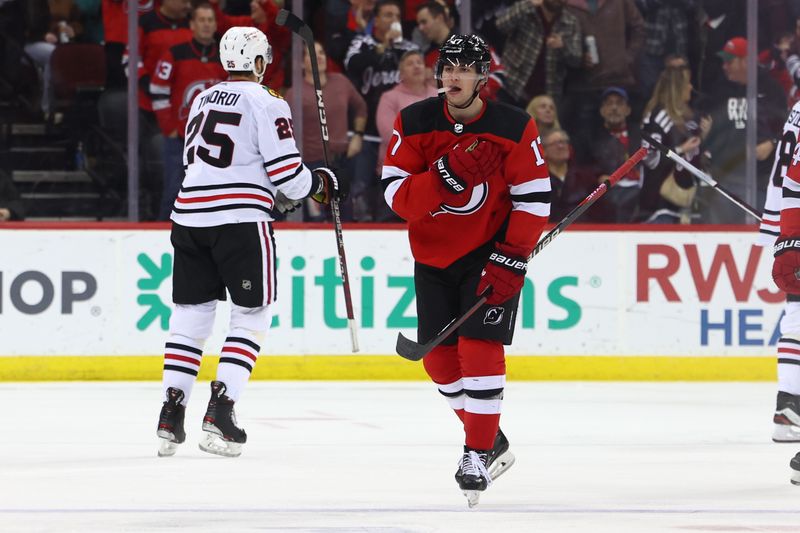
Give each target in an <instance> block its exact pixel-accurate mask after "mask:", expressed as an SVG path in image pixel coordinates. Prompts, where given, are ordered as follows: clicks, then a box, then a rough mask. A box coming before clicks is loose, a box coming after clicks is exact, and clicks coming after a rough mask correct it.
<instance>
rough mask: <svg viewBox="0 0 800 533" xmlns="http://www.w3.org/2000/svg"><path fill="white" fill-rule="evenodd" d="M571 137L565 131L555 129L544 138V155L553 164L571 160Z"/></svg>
mask: <svg viewBox="0 0 800 533" xmlns="http://www.w3.org/2000/svg"><path fill="white" fill-rule="evenodd" d="M569 146H570V144H569V137H567V134H566V133H564V132H563V131H554V132H553V133H551V134H550V135H547V136H545V138H544V139H543V140H542V147H543V148H544V156H545V157H546V158H547V161H548V162H549V163H550V164H551V165H559V164H563V163H566V162H567V161H569Z"/></svg>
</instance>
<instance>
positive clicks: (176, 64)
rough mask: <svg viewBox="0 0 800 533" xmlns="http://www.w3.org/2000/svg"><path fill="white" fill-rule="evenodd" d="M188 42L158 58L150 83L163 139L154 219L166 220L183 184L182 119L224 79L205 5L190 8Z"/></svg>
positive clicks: (210, 11)
mask: <svg viewBox="0 0 800 533" xmlns="http://www.w3.org/2000/svg"><path fill="white" fill-rule="evenodd" d="M189 28H190V29H191V30H192V40H191V41H189V42H186V43H181V44H176V45H175V46H173V47H172V48H170V49H169V50H167V52H166V53H165V54H164V55H163V56H161V60H160V61H159V62H158V64H157V65H156V68H155V76H154V77H153V80H152V81H151V82H150V93H151V94H152V95H153V110H154V111H155V114H156V118H157V119H158V125H159V127H160V128H161V133H162V135H163V136H164V183H163V187H162V193H161V208H160V209H159V213H158V220H169V217H170V214H171V213H172V205H173V204H174V203H175V198H176V197H177V196H178V191H179V190H180V187H181V182H182V181H183V141H184V132H185V130H186V118H187V117H188V115H189V110H190V109H191V106H192V101H193V100H194V97H195V96H197V95H198V94H199V93H200V92H202V91H203V90H205V89H207V88H209V87H211V86H212V85H215V84H217V83H219V82H220V81H222V80H224V79H226V78H227V77H228V76H227V74H226V72H225V69H223V68H222V64H220V62H219V44H218V43H217V42H216V40H215V39H214V34H215V33H216V31H217V19H216V16H215V14H214V9H213V8H212V7H211V4H209V3H208V2H200V3H198V4H197V5H196V6H195V7H194V8H193V9H192V14H191V17H190V21H189Z"/></svg>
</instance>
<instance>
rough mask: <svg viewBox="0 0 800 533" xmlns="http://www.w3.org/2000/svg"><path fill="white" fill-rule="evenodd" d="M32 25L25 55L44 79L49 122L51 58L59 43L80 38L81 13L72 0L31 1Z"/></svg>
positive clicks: (28, 6)
mask: <svg viewBox="0 0 800 533" xmlns="http://www.w3.org/2000/svg"><path fill="white" fill-rule="evenodd" d="M26 8H27V10H28V20H29V26H28V28H27V30H28V32H27V38H26V41H27V44H26V45H25V53H26V54H27V55H28V56H29V57H30V58H31V59H32V60H33V62H34V64H35V65H36V67H37V69H38V70H39V73H40V77H41V80H42V100H41V108H42V113H44V115H45V118H46V119H48V120H50V119H52V117H51V110H52V106H53V82H52V74H51V72H50V56H52V55H53V52H54V51H55V49H56V45H58V44H59V43H62V44H63V43H68V42H70V41H73V40H75V38H76V37H77V36H78V35H80V33H81V32H82V30H83V27H82V26H81V24H80V12H79V11H78V6H76V5H75V4H74V3H73V2H72V0H60V1H59V0H29V1H28V2H27V5H26Z"/></svg>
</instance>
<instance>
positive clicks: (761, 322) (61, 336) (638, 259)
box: [0, 224, 784, 380]
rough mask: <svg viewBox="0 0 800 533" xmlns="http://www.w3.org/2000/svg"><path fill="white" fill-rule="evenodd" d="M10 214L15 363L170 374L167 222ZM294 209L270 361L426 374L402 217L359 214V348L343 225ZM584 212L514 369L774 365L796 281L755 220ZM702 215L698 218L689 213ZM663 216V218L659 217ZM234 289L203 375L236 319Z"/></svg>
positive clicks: (528, 311)
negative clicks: (611, 221)
mask: <svg viewBox="0 0 800 533" xmlns="http://www.w3.org/2000/svg"><path fill="white" fill-rule="evenodd" d="M6 228H8V229H0V380H61V379H63V380H70V379H80V380H87V379H91V380H104V379H108V380H115V379H125V380H139V379H144V380H148V379H159V378H160V374H161V366H162V358H161V355H160V354H161V350H162V347H163V343H164V341H165V338H166V332H167V329H168V324H169V316H170V301H171V300H170V294H171V273H172V268H171V260H172V256H171V252H172V249H171V246H170V243H169V231H168V228H167V227H166V226H164V225H123V224H120V225H105V226H102V225H101V226H96V225H93V226H91V228H92V229H87V228H81V227H74V226H73V227H66V228H67V229H65V227H64V226H46V225H40V226H31V225H14V226H6ZM308 228H309V226H291V225H290V226H282V227H281V226H279V227H277V229H276V232H275V233H276V240H277V257H278V302H277V304H276V305H275V308H274V316H273V319H272V327H271V330H270V333H269V334H268V337H267V340H266V341H265V342H264V348H263V350H262V356H261V358H260V360H259V364H258V365H257V367H256V369H255V371H254V378H255V379H421V378H423V377H424V372H423V370H422V366H421V365H420V364H418V363H417V364H415V363H410V362H407V361H405V360H403V359H400V358H399V357H398V356H396V355H394V343H395V339H396V337H397V334H398V332H402V333H403V334H404V335H406V336H408V337H410V338H416V330H415V328H416V311H415V299H414V290H413V277H412V273H413V261H412V259H411V254H410V250H409V246H408V240H407V235H406V232H405V231H404V229H403V228H402V227H400V226H393V227H389V228H387V227H386V226H364V227H359V226H353V227H346V228H345V245H346V249H347V261H348V267H349V271H350V277H351V287H352V290H353V302H354V305H355V308H356V319H357V322H358V325H359V330H358V336H359V341H360V344H361V352H360V353H359V354H351V352H350V337H349V334H348V330H347V323H346V320H345V309H344V299H343V297H342V291H341V281H340V279H339V274H338V260H337V256H336V241H335V238H334V234H333V231H332V230H331V229H329V228H327V227H324V226H314V227H313V228H314V229H308ZM696 228H697V227H691V228H678V229H677V230H675V229H673V228H667V229H669V230H670V231H660V230H661V229H662V228H655V229H654V228H653V227H652V226H647V227H643V226H629V227H615V228H614V229H613V230H609V227H608V226H604V227H592V226H583V227H580V228H575V229H572V228H571V229H570V230H569V231H567V232H565V233H564V234H562V235H560V236H559V237H558V238H557V239H556V240H554V241H553V242H552V243H551V244H550V245H549V246H548V247H547V248H546V249H545V250H544V251H543V252H542V253H541V255H539V256H537V257H536V258H535V259H534V260H533V261H532V263H531V264H530V266H529V273H528V279H527V280H526V283H525V287H524V289H523V292H522V298H521V304H520V309H519V312H518V317H517V326H516V332H515V340H514V344H513V346H512V347H510V348H509V349H508V353H509V355H510V357H509V362H508V367H509V368H508V370H509V377H510V378H511V379H559V380H563V379H583V380H586V379H590V380H591V379H594V380H625V379H627V380H771V379H774V377H775V348H774V344H775V342H776V341H777V338H778V336H779V332H778V327H777V324H778V321H779V318H780V315H781V313H782V309H783V299H784V298H783V295H782V294H781V293H779V291H778V290H777V288H776V287H775V286H774V284H773V283H772V280H771V277H770V268H771V254H770V253H769V252H768V251H764V250H763V249H762V248H761V247H759V246H757V245H756V240H757V239H756V235H757V233H756V231H755V228H754V227H749V226H748V227H745V226H741V227H738V226H729V227H719V226H718V227H713V228H704V229H703V231H698V230H697V229H696ZM690 229H691V231H689V230H690ZM657 230H658V231H657ZM227 316H228V307H227V304H226V303H224V302H223V303H220V305H219V307H218V316H217V322H216V325H215V330H214V334H213V336H212V338H211V339H209V341H208V342H207V344H206V350H207V353H208V354H209V355H207V356H206V357H205V358H204V363H203V367H202V369H201V376H200V377H201V379H203V378H206V379H207V378H210V377H211V376H212V375H213V371H214V368H215V361H214V359H215V356H216V354H217V353H218V350H219V348H220V346H221V343H222V340H223V339H224V335H225V326H226V321H227Z"/></svg>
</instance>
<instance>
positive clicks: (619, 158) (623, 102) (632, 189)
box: [589, 87, 642, 224]
mask: <svg viewBox="0 0 800 533" xmlns="http://www.w3.org/2000/svg"><path fill="white" fill-rule="evenodd" d="M600 102H601V103H600V116H601V117H602V119H603V125H602V126H601V127H599V128H597V129H596V130H595V131H594V133H593V134H592V136H591V139H592V143H591V147H590V148H589V156H590V157H589V159H590V161H591V164H592V165H593V166H594V167H595V168H596V169H597V171H598V172H599V173H600V178H599V181H600V182H603V181H605V180H606V179H608V177H609V176H610V175H611V174H612V173H613V172H614V171H615V170H616V169H618V168H619V167H620V166H621V165H622V163H624V162H625V160H626V159H628V158H629V157H630V156H631V155H633V153H634V152H635V151H636V150H638V149H639V147H640V146H641V144H642V138H641V134H640V129H639V125H638V124H635V123H631V122H629V120H630V115H631V107H630V103H629V100H628V93H627V91H625V89H623V88H622V87H609V88H607V89H606V90H604V91H603V93H602V96H601V100H600ZM640 186H641V176H640V171H639V168H638V167H635V168H634V169H633V170H631V171H630V172H629V173H628V174H627V175H625V176H623V177H622V179H621V180H619V182H617V184H616V185H615V186H614V188H613V189H611V190H610V191H608V193H606V195H605V196H604V197H603V198H602V199H601V200H600V201H599V202H598V203H599V204H602V207H601V208H600V209H601V210H604V211H605V213H606V219H605V221H606V222H614V223H618V224H624V223H627V222H631V221H632V220H633V217H634V215H635V212H636V207H637V204H638V200H639V187H640Z"/></svg>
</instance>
